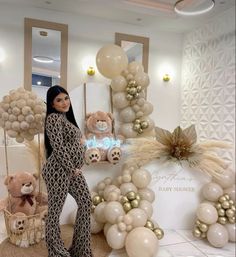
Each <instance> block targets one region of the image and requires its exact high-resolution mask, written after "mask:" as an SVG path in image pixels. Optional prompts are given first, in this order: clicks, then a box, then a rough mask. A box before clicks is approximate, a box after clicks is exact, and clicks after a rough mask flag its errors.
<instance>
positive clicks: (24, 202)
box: [0, 172, 47, 216]
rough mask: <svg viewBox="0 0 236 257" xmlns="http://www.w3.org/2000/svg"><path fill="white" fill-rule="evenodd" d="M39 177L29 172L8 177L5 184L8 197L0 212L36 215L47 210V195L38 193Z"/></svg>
mask: <svg viewBox="0 0 236 257" xmlns="http://www.w3.org/2000/svg"><path fill="white" fill-rule="evenodd" d="M37 179H38V177H37V175H35V174H31V173H28V172H17V173H16V174H12V175H9V176H7V177H6V179H5V181H4V184H5V185H6V187H7V190H8V197H7V198H6V199H3V200H1V201H0V210H2V209H6V210H8V211H9V212H10V213H11V214H14V213H17V212H22V213H24V214H25V215H27V216H28V215H34V214H35V213H36V211H37V212H41V211H43V210H44V209H45V208H46V205H47V195H46V194H43V193H38V192H36V187H37Z"/></svg>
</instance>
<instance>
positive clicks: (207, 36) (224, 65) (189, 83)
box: [181, 10, 235, 167]
mask: <svg viewBox="0 0 236 257" xmlns="http://www.w3.org/2000/svg"><path fill="white" fill-rule="evenodd" d="M234 20H235V11H233V10H229V11H228V12H226V13H224V15H222V16H221V17H218V18H217V19H215V20H214V21H212V22H211V23H209V24H207V25H205V26H204V27H201V28H199V29H197V30H196V31H193V32H191V33H190V34H188V35H187V36H186V38H185V42H184V48H183V67H182V68H183V69H182V91H181V126H183V127H187V126H189V125H190V124H195V125H196V130H197V134H198V139H199V140H202V139H218V140H224V141H228V142H231V143H232V144H233V145H235V22H234ZM222 154H223V156H224V157H225V159H226V160H227V162H228V163H230V165H231V167H234V166H235V146H234V148H233V149H232V150H227V151H224V152H222Z"/></svg>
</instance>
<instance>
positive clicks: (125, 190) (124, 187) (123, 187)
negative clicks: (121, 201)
mask: <svg viewBox="0 0 236 257" xmlns="http://www.w3.org/2000/svg"><path fill="white" fill-rule="evenodd" d="M120 191H121V194H122V195H126V194H127V193H128V192H130V191H133V192H135V193H137V192H138V189H137V187H136V186H135V185H134V184H133V183H131V182H129V183H123V184H122V185H121V186H120Z"/></svg>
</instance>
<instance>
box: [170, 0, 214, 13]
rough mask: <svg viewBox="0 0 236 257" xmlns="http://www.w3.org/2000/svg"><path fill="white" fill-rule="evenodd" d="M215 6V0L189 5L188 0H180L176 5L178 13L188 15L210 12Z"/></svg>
mask: <svg viewBox="0 0 236 257" xmlns="http://www.w3.org/2000/svg"><path fill="white" fill-rule="evenodd" d="M214 6H215V0H205V1H199V2H197V1H196V2H195V1H194V4H193V5H189V3H188V1H187V0H179V1H177V2H176V3H175V5H174V10H175V12H176V13H178V14H181V15H186V16H191V15H199V14H203V13H206V12H209V11H210V10H211V9H212V8H213V7H214Z"/></svg>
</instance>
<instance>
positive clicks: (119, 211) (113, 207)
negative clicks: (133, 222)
mask: <svg viewBox="0 0 236 257" xmlns="http://www.w3.org/2000/svg"><path fill="white" fill-rule="evenodd" d="M124 214H125V212H124V209H123V206H122V205H121V203H119V202H117V201H114V202H108V203H107V205H106V206H105V208H104V215H105V219H106V221H107V222H109V223H111V224H115V223H116V221H117V218H118V217H119V216H121V215H124Z"/></svg>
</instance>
